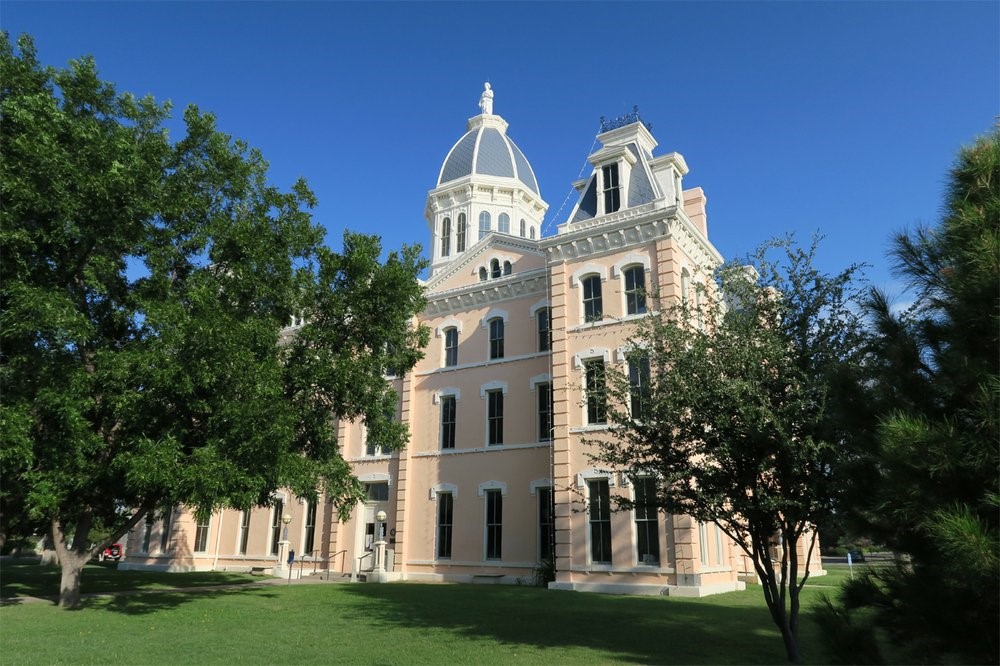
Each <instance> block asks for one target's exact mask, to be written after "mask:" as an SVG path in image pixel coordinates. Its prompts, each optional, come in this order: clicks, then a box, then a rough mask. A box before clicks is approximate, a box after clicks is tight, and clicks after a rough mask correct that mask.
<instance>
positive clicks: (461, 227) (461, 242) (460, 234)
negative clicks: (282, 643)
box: [455, 213, 465, 252]
mask: <svg viewBox="0 0 1000 666" xmlns="http://www.w3.org/2000/svg"><path fill="white" fill-rule="evenodd" d="M455 252H465V213H459V214H458V228H457V229H455Z"/></svg>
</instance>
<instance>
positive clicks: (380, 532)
mask: <svg viewBox="0 0 1000 666" xmlns="http://www.w3.org/2000/svg"><path fill="white" fill-rule="evenodd" d="M385 517H386V514H385V511H383V510H382V509H379V511H378V513H376V514H375V530H376V534H375V536H376V537H378V540H377V541H376V542H375V570H374V571H373V572H372V580H373V582H376V583H384V582H385V580H386V575H385Z"/></svg>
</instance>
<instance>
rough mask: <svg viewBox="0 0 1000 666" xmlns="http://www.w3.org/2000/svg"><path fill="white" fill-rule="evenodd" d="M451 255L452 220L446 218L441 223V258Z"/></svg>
mask: <svg viewBox="0 0 1000 666" xmlns="http://www.w3.org/2000/svg"><path fill="white" fill-rule="evenodd" d="M449 254H451V218H450V217H446V218H444V221H443V222H442V223H441V256H442V257H447V256H448V255H449Z"/></svg>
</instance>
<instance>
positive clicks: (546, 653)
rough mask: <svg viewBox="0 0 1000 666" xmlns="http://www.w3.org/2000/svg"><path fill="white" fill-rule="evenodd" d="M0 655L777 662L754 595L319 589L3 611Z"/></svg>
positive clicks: (8, 659) (157, 595)
mask: <svg viewBox="0 0 1000 666" xmlns="http://www.w3.org/2000/svg"><path fill="white" fill-rule="evenodd" d="M9 573H10V571H9V570H8V565H7V564H5V565H4V567H3V578H4V579H5V582H4V594H5V595H6V594H7V590H9V589H15V587H16V586H17V583H15V582H10V583H9V584H8V581H7V579H8V577H10V578H11V579H13V578H16V576H8V574H9ZM95 573H97V574H100V573H101V572H95V571H93V570H89V569H88V571H87V574H86V575H87V576H88V578H86V579H85V585H87V586H88V587H87V590H88V591H91V592H96V591H99V590H98V589H97V588H98V587H101V586H102V585H103V586H105V587H106V589H122V588H121V587H118V582H117V581H114V582H113V584H112V582H106V583H100V582H99V581H100V577H99V576H95V575H94V574H95ZM845 573H846V572H845ZM120 574H128V575H129V576H130V577H131V576H140V577H150V578H151V579H153V578H154V577H155V583H150V586H151V585H160V586H162V585H163V583H164V581H166V582H168V583H175V584H180V581H181V580H182V579H183V578H184V577H185V576H187V575H178V574H171V575H169V576H167V577H165V578H164V577H163V576H161V575H158V574H145V573H138V572H115V571H113V570H105V571H104V575H107V576H109V577H110V578H109V581H113V577H114V575H120ZM192 576H198V577H200V578H198V580H199V581H200V582H198V583H189V582H187V581H185V583H187V584H197V585H204V584H206V583H207V582H210V581H212V580H215V581H216V582H233V581H232V579H231V576H230V575H225V574H223V575H221V576H220V575H219V574H196V575H192ZM216 577H218V578H216ZM188 580H195V578H190V579H188ZM814 580H815V581H821V580H822V578H816V579H814ZM109 585H110V586H111V587H107V586H109ZM143 587H144V588H145V587H148V586H147V585H145V584H144V585H143ZM826 589H827V590H831V591H832V589H833V588H830V587H827V588H826ZM822 592H823V588H822V587H817V588H807V589H806V590H805V592H804V605H805V607H806V613H805V615H806V616H805V617H804V618H803V626H802V644H803V653H804V655H805V659H806V661H807V662H809V663H822V662H823V655H822V654H821V652H820V647H819V645H818V635H817V629H816V627H815V626H814V625H813V624H812V622H811V621H810V619H809V618H808V607H809V605H811V604H812V603H814V602H815V600H816V599H817V598H818V596H819V594H820V593H822ZM0 654H2V655H3V657H2V659H0V661H2V663H11V664H14V663H17V664H34V663H44V664H64V663H72V664H90V663H114V664H118V663H126V664H151V663H183V664H211V663H226V664H230V663H234V662H236V663H250V664H256V663H286V664H287V663H295V664H298V663H358V664H441V663H453V664H459V663H460V664H508V663H519V664H520V663H526V664H527V663H545V664H566V663H574V664H575V663H594V662H626V663H658V664H689V663H709V664H737V663H741V664H761V663H783V662H784V651H783V648H782V644H781V639H780V636H779V634H778V632H777V630H776V629H774V627H773V625H772V624H771V621H770V618H769V616H768V614H767V611H766V609H765V608H764V604H763V600H762V597H761V595H760V591H759V590H758V589H757V588H755V587H752V588H751V589H748V590H746V591H744V592H734V593H730V594H723V595H716V596H712V597H707V598H704V599H680V598H665V597H657V598H650V597H621V596H609V595H601V594H583V593H577V592H555V591H548V590H543V589H539V588H531V587H510V586H492V585H488V586H478V585H477V586H472V585H418V584H391V585H368V584H359V585H348V584H332V583H327V584H318V585H292V586H284V585H278V586H267V587H255V588H245V589H237V590H232V589H227V590H213V591H209V592H195V593H186V592H149V593H147V594H140V595H129V596H121V597H116V598H100V599H89V600H87V601H86V603H85V607H84V608H83V609H82V610H79V611H75V612H67V611H61V610H59V609H57V608H55V607H54V606H53V605H51V604H48V603H24V604H13V605H11V604H8V605H7V606H6V607H4V608H0Z"/></svg>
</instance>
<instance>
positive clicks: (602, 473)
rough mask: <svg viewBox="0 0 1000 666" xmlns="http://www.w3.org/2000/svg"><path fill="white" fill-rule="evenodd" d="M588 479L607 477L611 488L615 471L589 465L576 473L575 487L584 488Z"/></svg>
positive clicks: (613, 485) (613, 484) (613, 483)
mask: <svg viewBox="0 0 1000 666" xmlns="http://www.w3.org/2000/svg"><path fill="white" fill-rule="evenodd" d="M588 479H607V480H608V486H610V487H611V488H614V487H615V473H614V472H612V471H611V470H609V469H598V468H596V467H589V468H587V469H585V470H582V471H580V472H578V473H577V475H576V487H577V488H585V487H586V486H587V480H588Z"/></svg>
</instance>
